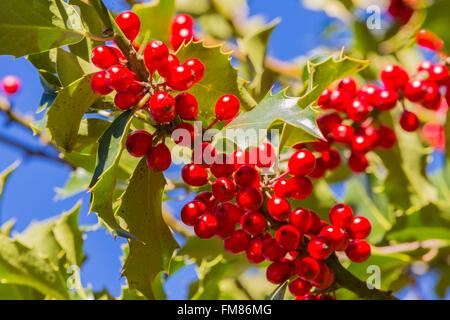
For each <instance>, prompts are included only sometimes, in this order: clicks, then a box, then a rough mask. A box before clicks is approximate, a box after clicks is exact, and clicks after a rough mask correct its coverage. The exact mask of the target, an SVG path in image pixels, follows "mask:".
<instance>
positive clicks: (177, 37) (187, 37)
mask: <svg viewBox="0 0 450 320" xmlns="http://www.w3.org/2000/svg"><path fill="white" fill-rule="evenodd" d="M192 39H194V30H192V29H188V28H182V29H178V30H176V31H175V32H173V33H172V34H171V35H170V39H169V40H170V44H171V45H172V48H173V50H175V51H177V50H178V49H179V48H180V47H181V45H182V44H183V43H184V44H187V43H189V42H190V41H191V40H192Z"/></svg>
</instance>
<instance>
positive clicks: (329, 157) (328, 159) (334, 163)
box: [316, 148, 341, 171]
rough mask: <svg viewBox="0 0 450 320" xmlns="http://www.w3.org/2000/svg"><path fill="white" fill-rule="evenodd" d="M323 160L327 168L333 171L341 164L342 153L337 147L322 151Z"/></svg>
mask: <svg viewBox="0 0 450 320" xmlns="http://www.w3.org/2000/svg"><path fill="white" fill-rule="evenodd" d="M322 160H323V163H324V165H325V167H326V169H328V170H331V171H333V170H335V169H337V168H338V167H339V165H340V164H341V154H340V153H339V151H337V150H336V149H335V148H330V149H328V150H327V151H324V152H322ZM316 166H317V163H316Z"/></svg>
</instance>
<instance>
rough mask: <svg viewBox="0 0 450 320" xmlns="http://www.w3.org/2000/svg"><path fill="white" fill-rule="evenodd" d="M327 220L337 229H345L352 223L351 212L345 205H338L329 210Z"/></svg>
mask: <svg viewBox="0 0 450 320" xmlns="http://www.w3.org/2000/svg"><path fill="white" fill-rule="evenodd" d="M329 218H330V222H331V224H333V225H335V226H337V227H341V228H347V227H348V226H349V225H350V223H351V222H352V219H353V210H352V208H351V207H350V206H349V205H347V204H345V203H338V204H336V205H334V206H333V207H332V208H331V209H330V212H329Z"/></svg>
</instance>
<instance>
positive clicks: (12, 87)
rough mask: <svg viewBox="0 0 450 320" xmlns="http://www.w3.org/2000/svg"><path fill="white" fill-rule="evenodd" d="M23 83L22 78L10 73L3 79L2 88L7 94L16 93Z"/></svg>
mask: <svg viewBox="0 0 450 320" xmlns="http://www.w3.org/2000/svg"><path fill="white" fill-rule="evenodd" d="M21 86H22V83H21V81H20V79H19V78H18V77H16V76H13V75H8V76H6V77H4V78H3V79H2V89H3V91H4V92H5V93H6V94H14V93H16V92H17V91H19V90H20V87H21Z"/></svg>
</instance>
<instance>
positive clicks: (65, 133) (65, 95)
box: [47, 75, 99, 151]
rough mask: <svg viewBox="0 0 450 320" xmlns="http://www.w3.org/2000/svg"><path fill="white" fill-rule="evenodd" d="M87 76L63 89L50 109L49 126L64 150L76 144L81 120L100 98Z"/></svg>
mask: <svg viewBox="0 0 450 320" xmlns="http://www.w3.org/2000/svg"><path fill="white" fill-rule="evenodd" d="M90 81H91V76H90V75H88V76H85V77H83V78H81V79H79V80H77V81H75V82H73V83H72V84H71V85H69V86H68V87H66V88H64V89H62V90H61V91H60V92H59V93H58V96H57V97H56V99H55V101H54V102H53V105H52V106H51V107H50V110H49V111H48V114H47V115H48V119H47V128H48V129H49V130H50V133H51V135H52V139H53V141H55V143H56V145H57V146H59V147H61V148H62V149H64V150H68V151H70V150H72V149H73V147H74V146H75V143H76V139H77V135H78V130H79V128H80V122H81V119H82V118H83V116H84V114H85V113H86V112H87V110H88V109H89V108H90V107H91V106H92V105H93V104H94V103H95V102H96V101H97V100H98V99H99V96H98V95H96V94H95V93H94V92H93V91H92V89H91V85H90Z"/></svg>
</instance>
